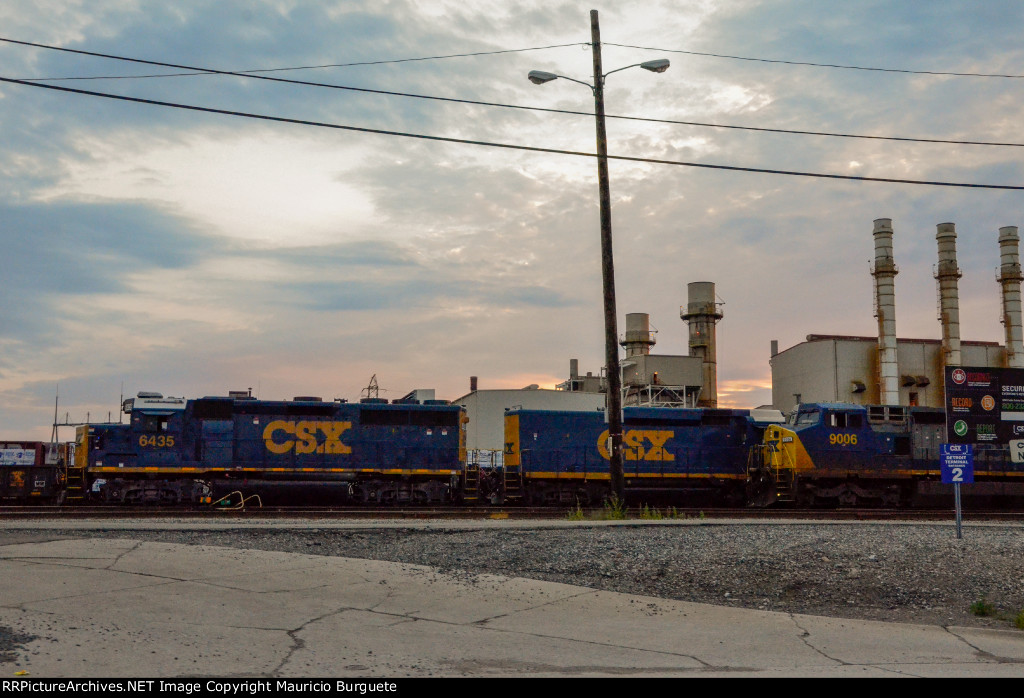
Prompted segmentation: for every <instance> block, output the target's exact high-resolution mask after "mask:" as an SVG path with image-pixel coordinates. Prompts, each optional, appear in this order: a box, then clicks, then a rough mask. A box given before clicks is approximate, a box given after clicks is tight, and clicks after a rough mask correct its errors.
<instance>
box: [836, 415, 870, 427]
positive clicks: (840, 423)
mask: <svg viewBox="0 0 1024 698" xmlns="http://www.w3.org/2000/svg"><path fill="white" fill-rule="evenodd" d="M863 424H864V418H863V415H859V414H851V413H849V412H833V413H831V414H830V415H829V425H830V426H832V427H833V428H836V429H860V428H861V426H863Z"/></svg>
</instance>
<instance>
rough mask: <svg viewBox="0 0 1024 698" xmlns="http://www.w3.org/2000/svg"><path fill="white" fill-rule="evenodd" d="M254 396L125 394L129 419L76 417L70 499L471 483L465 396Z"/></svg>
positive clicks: (366, 491) (413, 498) (200, 499)
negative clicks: (85, 420)
mask: <svg viewBox="0 0 1024 698" xmlns="http://www.w3.org/2000/svg"><path fill="white" fill-rule="evenodd" d="M426 402H428V403H432V404H419V403H415V404H411V403H403V404H388V403H387V401H386V400H367V401H362V402H359V403H348V402H323V401H321V400H320V399H319V398H297V399H295V400H292V401H269V400H257V399H254V398H251V397H237V396H236V397H204V398H201V399H197V400H185V399H183V398H165V397H163V396H161V395H159V394H156V393H140V394H139V396H138V398H135V399H134V400H130V401H126V404H125V411H126V412H128V413H129V416H130V420H129V422H128V423H127V424H96V425H88V426H83V427H79V428H78V431H77V434H76V436H77V440H76V448H75V464H74V467H73V468H69V471H68V490H69V499H90V500H94V501H97V500H98V501H102V502H117V503H168V504H173V503H182V502H185V503H189V502H191V503H211V502H215V501H216V500H217V499H220V498H221V497H223V496H224V495H225V494H226V493H228V494H229V493H231V492H236V491H237V492H238V493H239V494H240V495H241V496H250V495H253V494H258V495H260V496H261V498H266V497H267V496H273V495H275V494H278V493H281V492H285V493H288V494H289V499H288V501H308V500H309V499H310V497H311V496H313V495H316V496H317V497H318V498H320V499H321V500H323V499H325V498H326V500H327V501H336V502H342V501H348V502H374V503H382V504H388V503H412V504H428V503H444V502H454V501H457V500H458V498H459V497H460V496H461V493H462V490H463V482H462V480H463V478H464V469H463V466H462V464H463V463H464V462H465V439H464V432H463V429H464V424H463V421H462V409H461V408H460V407H458V406H453V405H448V404H447V403H443V404H440V403H442V402H443V401H426Z"/></svg>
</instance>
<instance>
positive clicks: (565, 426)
mask: <svg viewBox="0 0 1024 698" xmlns="http://www.w3.org/2000/svg"><path fill="white" fill-rule="evenodd" d="M782 421H783V416H782V413H781V412H779V411H777V410H753V411H750V410H732V409H683V408H667V407H627V408H625V409H624V410H623V471H624V475H625V486H626V498H627V500H628V501H630V502H634V501H635V502H636V503H640V502H644V503H655V502H662V501H665V502H675V503H681V504H696V503H699V502H705V501H706V502H711V503H723V504H733V505H740V504H742V503H743V496H744V486H745V483H746V479H747V464H748V458H749V453H750V449H751V447H752V446H755V445H757V444H760V443H761V441H762V438H763V434H764V430H765V428H766V427H767V426H768V425H770V424H774V423H780V422H782ZM607 440H608V425H607V423H606V422H605V419H604V413H603V412H600V411H593V412H552V411H540V410H521V409H520V410H510V411H508V412H506V414H505V459H504V464H505V479H506V486H507V487H510V488H511V491H512V492H516V490H521V492H522V496H523V498H524V500H525V501H526V502H527V503H529V504H532V505H545V504H572V503H579V504H581V505H587V504H595V503H599V502H601V501H602V500H603V499H604V498H605V497H607V495H608V488H609V481H610V474H609V454H608V446H607Z"/></svg>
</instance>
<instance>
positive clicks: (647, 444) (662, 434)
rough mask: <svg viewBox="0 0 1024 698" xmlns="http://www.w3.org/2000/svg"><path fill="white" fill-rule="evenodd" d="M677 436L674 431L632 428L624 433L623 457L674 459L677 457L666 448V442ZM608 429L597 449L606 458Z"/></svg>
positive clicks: (607, 455) (598, 442)
mask: <svg viewBox="0 0 1024 698" xmlns="http://www.w3.org/2000/svg"><path fill="white" fill-rule="evenodd" d="M673 436H675V432H674V431H656V430H653V429H631V430H629V431H627V432H625V433H624V434H623V435H622V446H623V448H622V457H623V458H625V459H626V460H659V461H672V460H675V459H676V457H675V456H674V455H673V454H672V453H669V452H668V451H666V450H665V442H666V441H668V440H669V439H671V438H672V437H673ZM607 444H608V430H607V429H606V430H605V431H604V433H602V434H601V436H600V438H598V440H597V450H598V451H599V452H600V454H601V456H602V457H604V458H605V459H606V460H608V459H610V458H611V456H610V455H609V454H608V445H607Z"/></svg>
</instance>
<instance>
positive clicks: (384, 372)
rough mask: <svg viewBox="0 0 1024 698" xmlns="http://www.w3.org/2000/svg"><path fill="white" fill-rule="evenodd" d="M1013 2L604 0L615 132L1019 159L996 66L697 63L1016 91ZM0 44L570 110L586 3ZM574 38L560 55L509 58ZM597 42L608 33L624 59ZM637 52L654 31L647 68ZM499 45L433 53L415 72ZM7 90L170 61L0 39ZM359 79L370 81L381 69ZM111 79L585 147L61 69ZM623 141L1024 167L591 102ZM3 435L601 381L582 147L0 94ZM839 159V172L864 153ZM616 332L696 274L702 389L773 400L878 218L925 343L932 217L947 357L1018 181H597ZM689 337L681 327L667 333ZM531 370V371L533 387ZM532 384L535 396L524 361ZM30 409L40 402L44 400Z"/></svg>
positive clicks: (595, 257) (367, 122)
mask: <svg viewBox="0 0 1024 698" xmlns="http://www.w3.org/2000/svg"><path fill="white" fill-rule="evenodd" d="M1021 13H1022V10H1021V8H1020V6H1019V3H1015V2H1008V1H1005V0H993V1H992V2H987V3H984V5H983V6H979V5H978V4H977V3H966V2H947V3H928V4H922V3H917V4H912V3H895V4H894V3H889V2H881V1H880V0H879V1H874V0H873V1H869V2H862V3H857V4H856V5H852V6H850V7H844V11H843V12H842V13H836V12H835V11H834V8H831V7H830V6H828V5H827V4H822V3H817V2H809V1H808V0H799V1H797V2H779V1H778V0H743V1H737V2H730V3H720V2H715V1H713V0H704V1H702V2H698V3H690V4H688V5H686V6H685V7H681V6H679V4H678V3H671V2H655V3H653V4H652V3H646V4H640V3H634V2H626V3H620V4H618V5H616V6H615V7H614V8H609V9H604V10H602V11H601V30H602V39H603V41H604V43H605V45H604V47H603V55H604V61H605V67H606V70H614V69H616V68H618V67H621V66H627V65H630V64H632V63H636V62H639V61H640V60H647V59H649V58H659V57H668V58H669V59H670V60H671V61H672V67H671V69H670V70H669V71H668V72H666V73H664V74H660V75H653V74H649V73H647V72H644V71H639V70H629V71H622V72H617V73H614V74H611V75H610V76H609V77H608V81H607V85H606V87H607V89H606V107H607V111H608V113H609V114H620V115H629V116H642V117H653V118H659V119H676V120H689V121H706V122H716V123H724V124H736V125H749V126H759V127H769V128H789V129H801V130H815V131H828V132H838V133H849V134H871V135H896V136H911V137H928V138H945V139H970V140H994V141H1018V140H1020V139H1019V137H1018V131H1019V129H1018V123H1019V111H1020V99H1019V97H1018V95H1017V90H1016V83H1017V82H1018V81H1014V80H1007V79H997V78H955V77H948V76H946V77H943V76H935V75H931V76H928V75H909V74H904V73H885V72H874V71H872V72H869V71H849V70H838V69H834V68H833V69H828V68H815V67H809V66H795V65H784V64H779V63H764V62H752V61H739V60H732V59H726V58H713V57H707V56H705V57H701V56H695V55H691V54H686V53H678V52H676V51H702V52H706V53H717V54H726V55H734V56H750V57H764V58H771V59H780V60H793V61H809V62H818V63H832V64H851V65H864V66H875V67H897V68H907V69H913V70H942V71H957V72H1009V73H1017V72H1021V71H1019V70H1017V68H1016V66H1019V65H1021V57H1022V56H1021V53H1022V51H1024V49H1022V48H1021V47H1020V45H1019V37H1018V36H1017V33H1018V32H1017V27H1018V26H1019V24H1020V21H1019V20H1020V19H1021ZM0 23H3V25H4V27H5V32H4V33H5V35H6V36H9V37H12V38H16V39H23V40H26V41H37V42H40V43H52V44H57V45H61V46H66V47H68V48H76V49H83V50H88V51H94V52H101V53H110V54H117V55H126V56H137V57H141V58H147V59H152V60H157V61H164V62H170V63H183V64H186V63H187V64H190V65H199V66H208V67H213V68H219V69H229V70H246V69H273V68H285V67H296V66H325V65H328V64H345V63H364V64H366V65H359V66H356V65H350V66H344V67H342V66H336V67H329V68H310V69H302V70H289V71H279V72H273V73H265V74H264V75H266V76H268V77H287V78H299V79H305V80H312V81H317V82H323V83H331V84H336V85H344V86H349V87H362V88H368V89H374V90H387V91H393V92H403V93H409V94H419V95H435V96H443V97H451V98H455V99H465V100H475V101H484V102H495V103H501V104H509V105H524V106H537V107H543V108H546V109H565V110H571V111H582V112H590V111H591V110H592V109H593V97H592V94H591V93H590V91H589V90H588V89H587V88H586V87H584V86H583V85H578V84H575V83H572V82H570V81H564V80H559V81H555V82H553V83H550V84H547V85H544V86H535V85H532V84H531V83H529V82H528V81H527V80H526V78H525V76H526V73H527V72H528V71H529V70H531V69H535V68H537V69H545V70H553V71H556V72H559V73H560V74H562V75H566V76H569V77H573V78H576V79H579V80H582V81H584V82H588V81H590V80H591V79H592V78H591V77H589V76H590V73H591V71H592V57H591V54H590V52H589V50H586V49H587V46H586V44H587V42H589V41H590V27H589V7H584V6H581V5H579V4H578V3H574V2H570V1H565V2H555V3H544V4H541V3H534V2H526V3H517V4H514V5H509V4H507V3H499V2H496V1H486V2H484V1H471V2H444V3H427V4H422V3H415V2H409V1H404V0H395V1H393V2H387V3H368V2H345V3H320V4H310V3H299V2H288V1H285V0H278V1H274V2H271V1H269V0H268V1H266V2H255V3H253V2H240V1H233V0H229V1H217V2H215V1H213V0H206V1H203V2H196V3H189V4H187V5H173V4H171V5H167V4H165V5H160V6H157V5H152V4H143V3H138V2H136V1H134V0H102V1H99V2H93V3H88V4H81V3H56V2H42V3H28V2H21V1H18V2H13V3H6V4H4V6H3V7H2V8H0ZM561 44H570V45H569V46H564V47H560V48H549V49H543V50H529V51H520V50H519V49H526V48H533V47H541V46H552V45H561ZM613 44H619V45H613ZM628 46H641V47H648V48H643V49H638V48H629V47H628ZM498 50H514V51H512V52H508V53H500V54H494V55H486V56H485V55H475V56H472V55H465V56H461V57H452V58H445V59H437V60H424V61H416V60H403V61H402V62H387V61H396V60H398V59H411V58H417V57H426V56H440V55H451V54H474V53H478V52H486V51H498ZM0 60H2V61H3V65H4V68H3V70H2V71H0V72H2V73H3V75H4V76H5V77H15V78H26V77H35V78H56V77H62V76H81V77H85V76H110V75H140V74H150V73H162V72H168V71H166V70H165V69H163V68H159V67H155V66H146V65H138V64H136V65H133V64H126V63H122V62H118V61H111V60H108V59H98V58H91V57H85V56H81V55H74V54H68V53H59V52H53V51H46V50H43V49H30V48H26V47H24V46H15V45H11V44H2V45H0ZM371 64H372V65H371ZM55 84H66V85H70V86H74V87H83V88H86V89H94V90H100V91H110V92H115V93H119V94H125V95H132V96H137V97H140V98H147V99H158V100H166V101H174V102H183V103H188V104H197V105H204V106H211V107H216V108H220V109H229V110H235V111H239V112H252V113H260V114H270V115H277V116H283V117H290V118H299V119H309V120H316V121H324V122H329V123H336V124H345V125H351V126H357V127H365V128H372V129H381V130H388V131H396V132H407V133H417V134H424V135H434V136H445V137H453V138H464V139H469V140H473V141H480V142H495V143H518V144H524V145H531V146H540V147H550V148H565V149H572V150H579V151H584V152H593V150H594V142H595V141H594V138H595V133H594V121H593V118H592V117H590V116H589V115H587V114H583V115H573V114H558V113H552V112H539V111H532V110H524V109H511V108H499V107H490V106H480V105H476V106H473V105H467V104H460V103H453V102H443V101H437V100H425V99H415V98H411V97H396V96H387V95H381V94H371V93H363V92H356V91H352V90H339V89H329V88H326V87H313V86H298V85H291V84H285V83H280V82H274V81H269V80H257V79H243V78H236V77H229V76H210V75H207V76H193V77H176V78H148V79H126V80H88V81H74V82H71V81H68V82H59V83H55ZM608 132H609V147H610V151H611V152H612V153H613V154H622V155H630V156H638V157H649V158H660V159H668V160H683V161H691V162H701V163H708V164H728V165H737V166H745V167H753V168H767V169H790V170H799V171H807V172H826V173H828V172H832V173H855V174H858V175H864V176H872V177H897V178H912V179H930V180H941V181H963V182H992V183H1009V184H1021V183H1024V170H1022V167H1021V164H1020V162H1019V160H1020V158H1019V157H1018V153H1017V149H1014V148H993V147H980V146H964V145H938V144H914V143H906V142H904V143H900V142H893V141H876V140H860V139H839V138H828V137H822V136H814V137H811V136H795V135H787V134H767V133H758V132H747V131H737V130H724V129H714V128H704V127H696V126H683V125H678V124H665V123H649V122H640V121H631V120H621V119H609V121H608ZM0 133H3V134H4V136H5V138H4V148H2V149H0V242H2V244H3V250H4V257H3V259H2V261H0V283H2V284H3V286H2V289H3V293H4V299H5V303H4V309H3V311H2V315H0V348H2V349H3V353H2V357H3V358H2V360H0V398H3V404H4V405H5V406H6V407H0V416H2V417H3V422H2V423H3V424H4V425H5V426H4V429H3V430H0V436H5V437H11V438H27V435H28V434H32V435H35V436H36V437H38V438H48V436H49V426H47V425H48V422H49V419H50V418H51V417H52V406H53V405H52V400H53V394H54V390H55V387H56V385H57V384H58V383H59V384H60V385H61V394H62V398H61V400H62V404H64V405H66V406H67V408H68V409H69V410H71V411H74V412H75V413H76V414H78V415H80V416H81V417H82V418H84V413H86V412H90V413H92V414H93V415H96V414H104V415H105V414H106V412H108V411H110V409H111V405H116V399H117V397H118V396H119V395H120V392H121V386H122V384H123V385H124V386H125V387H124V390H125V392H127V393H129V394H131V393H132V392H134V391H136V390H139V389H144V390H159V391H162V392H164V393H169V394H184V395H187V396H197V395H204V394H212V393H224V392H226V391H227V390H228V389H239V388H242V389H244V388H248V387H250V386H251V387H253V388H254V389H255V390H257V392H259V393H260V394H261V395H264V396H266V397H290V396H292V395H298V394H303V393H307V394H324V395H325V396H326V395H330V396H332V397H347V398H355V397H358V394H359V390H360V389H361V388H362V387H365V385H366V383H367V382H368V380H369V377H370V376H371V375H374V374H378V376H379V377H380V378H381V380H382V381H383V383H382V384H386V385H387V386H388V387H389V388H390V389H393V390H394V391H395V392H396V393H400V394H404V393H405V392H407V391H408V390H409V389H411V388H413V387H433V388H436V389H437V390H438V394H439V396H442V397H455V396H457V395H461V394H463V393H464V392H465V389H466V385H467V384H468V376H469V375H478V376H480V377H481V381H482V384H484V385H486V384H490V385H493V386H498V385H501V386H507V385H518V384H520V383H521V384H524V385H525V384H527V383H533V382H537V383H542V384H545V385H546V384H548V382H549V381H548V380H547V379H545V380H540V379H538V378H536V377H549V378H550V382H556V377H558V376H562V377H564V374H565V373H566V371H567V368H568V367H567V361H568V359H570V358H578V359H580V364H581V368H582V369H583V370H592V371H598V370H599V367H600V365H601V363H603V351H604V327H603V315H602V305H601V300H602V295H601V294H602V289H601V268H600V250H599V242H598V231H599V221H598V209H597V182H596V168H595V162H594V160H593V159H592V158H588V157H570V156H556V155H550V154H539V153H526V152H518V151H513V150H507V149H498V148H489V147H484V146H480V145H476V146H471V145H456V144H447V143H441V142H436V141H423V140H414V139H408V138H401V137H397V136H387V135H372V134H360V133H353V132H342V131H337V130H330V129H318V128H311V127H303V126H297V125H285V124H272V123H267V122H260V121H254V120H249V119H242V118H238V117H228V116H223V115H210V114H205V115H204V114H199V113H195V112H187V111H181V110H172V109H166V108H160V107H155V106H145V105H136V104H127V103H124V102H116V101H110V100H103V99H98V98H95V97H85V96H73V95H65V94H55V93H51V92H49V91H45V90H40V89H36V88H30V87H23V86H17V85H10V84H4V85H2V86H0ZM851 163H857V165H856V166H852V165H851ZM610 169H611V192H612V198H613V235H614V241H615V265H616V290H617V294H618V307H619V315H620V319H619V322H620V329H621V325H622V323H623V320H622V318H623V316H624V315H625V313H627V312H647V313H649V314H650V316H651V322H652V324H653V325H654V326H655V327H657V328H658V329H659V334H658V345H657V346H656V350H657V351H659V352H661V353H666V354H685V353H687V351H688V346H687V332H686V326H685V324H684V323H683V322H682V321H681V320H680V319H679V306H680V305H683V304H685V303H686V285H687V283H689V282H691V281H713V282H715V284H716V290H717V292H718V295H719V297H720V298H721V300H722V301H724V303H725V305H724V306H723V307H724V311H725V317H724V318H723V319H722V321H721V323H720V324H719V353H718V362H719V364H718V365H719V377H720V381H721V387H720V392H721V393H722V394H723V395H726V396H728V398H727V399H728V400H730V401H732V402H731V403H730V404H737V405H739V406H753V405H757V404H762V403H766V402H769V400H770V391H769V390H768V388H767V386H766V381H767V380H768V376H769V375H770V374H769V367H768V353H769V344H770V341H771V340H773V339H776V340H779V341H780V344H781V347H782V348H783V349H784V348H786V347H788V346H791V345H792V344H795V343H797V342H799V341H802V340H803V338H804V336H806V335H807V334H810V333H835V334H855V335H871V334H873V333H874V332H875V331H876V325H875V319H874V317H873V314H872V295H871V278H870V276H869V274H868V264H869V262H870V259H871V257H872V255H873V253H872V240H871V229H872V220H873V219H875V218H880V217H889V218H892V219H893V223H894V227H895V231H896V233H895V249H896V261H897V264H898V265H899V266H900V275H899V276H898V277H897V280H896V284H897V310H896V312H897V331H898V333H899V334H900V335H901V336H916V337H937V336H938V335H939V327H938V323H937V322H936V320H935V287H934V279H933V278H932V267H933V265H934V263H935V257H936V252H935V241H934V235H935V225H936V224H937V223H942V222H946V221H952V222H955V223H956V224H957V230H958V233H959V234H960V238H959V252H960V266H961V267H962V269H963V272H964V276H963V279H962V280H961V303H962V307H963V308H964V312H962V315H961V322H962V327H963V335H964V338H965V339H979V340H997V341H1001V339H1002V335H1001V332H1002V328H1001V326H1000V324H999V321H998V318H999V313H998V288H997V286H996V284H995V282H994V280H993V269H994V267H995V266H996V265H997V264H998V247H997V245H996V235H997V231H998V228H999V227H1000V226H1004V225H1021V224H1022V223H1024V222H1022V221H1021V220H1020V211H1021V198H1020V194H1019V193H1017V192H994V191H984V190H969V189H943V188H925V187H915V186H909V185H895V184H880V183H854V182H838V181H831V180H821V179H807V178H787V177H779V176H774V175H766V174H754V173H737V172H726V171H716V170H703V169H702V170H697V169H693V168H688V167H676V166H669V165H654V164H644V163H622V162H612V163H611V166H610ZM677 323H678V324H677ZM524 377H525V378H524ZM531 377H534V378H531ZM48 413H49V414H48Z"/></svg>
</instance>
